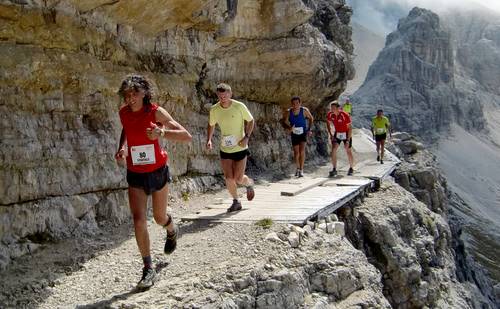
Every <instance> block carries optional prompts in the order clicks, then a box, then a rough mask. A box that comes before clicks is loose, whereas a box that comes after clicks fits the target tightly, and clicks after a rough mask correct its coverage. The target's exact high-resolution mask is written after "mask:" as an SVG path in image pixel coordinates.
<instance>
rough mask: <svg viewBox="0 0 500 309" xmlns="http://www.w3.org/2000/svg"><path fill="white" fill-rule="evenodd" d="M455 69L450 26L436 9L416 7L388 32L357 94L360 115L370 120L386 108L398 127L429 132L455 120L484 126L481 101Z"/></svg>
mask: <svg viewBox="0 0 500 309" xmlns="http://www.w3.org/2000/svg"><path fill="white" fill-rule="evenodd" d="M455 70H456V67H455V61H454V45H453V40H452V36H451V34H450V31H449V30H447V29H446V28H445V27H444V26H443V25H442V23H441V21H440V18H439V17H438V15H436V14H434V13H432V12H431V11H429V10H425V9H421V8H414V9H413V10H411V12H410V13H409V15H408V17H406V18H403V19H401V20H400V22H399V24H398V29H397V30H396V31H395V32H393V33H391V34H389V36H388V37H387V40H386V46H385V48H384V49H383V50H382V52H381V53H380V54H379V56H378V57H377V60H376V61H375V62H374V63H373V64H372V65H371V67H370V70H369V71H368V75H367V77H366V80H365V82H364V84H363V85H362V86H361V88H360V89H359V90H358V91H357V92H356V93H355V95H354V97H353V100H354V102H357V103H358V104H357V105H358V109H359V110H360V112H359V114H357V117H358V120H359V121H360V122H361V123H363V124H364V125H366V126H369V122H368V121H369V119H370V118H371V117H372V116H373V115H374V114H375V112H376V110H377V109H378V108H383V109H384V111H385V113H386V114H388V115H389V116H390V117H391V120H392V123H393V125H394V126H395V127H396V128H400V129H402V130H405V131H409V132H412V133H417V134H421V135H426V136H428V137H431V138H432V137H435V132H439V131H443V130H445V129H447V128H448V127H449V125H450V123H452V122H457V123H460V124H461V125H462V126H464V127H465V128H467V129H475V130H482V129H484V118H483V112H482V105H481V104H480V101H479V100H478V98H477V97H475V96H474V94H473V93H472V92H469V91H467V90H465V89H462V87H458V86H457V85H456V79H455ZM464 115H468V117H464Z"/></svg>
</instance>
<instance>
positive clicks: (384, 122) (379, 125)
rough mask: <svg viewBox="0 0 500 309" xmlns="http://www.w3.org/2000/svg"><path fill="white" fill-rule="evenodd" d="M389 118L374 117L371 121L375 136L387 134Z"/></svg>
mask: <svg viewBox="0 0 500 309" xmlns="http://www.w3.org/2000/svg"><path fill="white" fill-rule="evenodd" d="M389 125H390V123H389V118H387V117H385V116H382V117H380V118H379V117H378V116H375V117H373V119H372V128H373V131H374V132H375V135H382V134H385V133H387V128H388V127H389Z"/></svg>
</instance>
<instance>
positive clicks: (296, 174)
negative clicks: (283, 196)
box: [295, 169, 300, 177]
mask: <svg viewBox="0 0 500 309" xmlns="http://www.w3.org/2000/svg"><path fill="white" fill-rule="evenodd" d="M299 173H300V170H299V169H297V170H296V171H295V177H299Z"/></svg>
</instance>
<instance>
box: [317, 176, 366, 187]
mask: <svg viewBox="0 0 500 309" xmlns="http://www.w3.org/2000/svg"><path fill="white" fill-rule="evenodd" d="M372 182H373V180H371V179H367V178H365V177H352V176H347V177H342V178H336V179H332V180H329V181H327V182H325V183H324V184H322V186H323V187H328V186H369V185H370V184H371V183H372Z"/></svg>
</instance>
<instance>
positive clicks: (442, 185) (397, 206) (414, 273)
mask: <svg viewBox="0 0 500 309" xmlns="http://www.w3.org/2000/svg"><path fill="white" fill-rule="evenodd" d="M394 137H395V138H394V140H393V141H394V144H392V145H390V148H391V151H394V152H395V153H399V154H400V156H401V159H402V164H401V166H399V167H398V169H397V170H396V171H395V172H394V180H395V182H396V183H393V184H391V183H389V182H386V183H385V184H384V185H383V186H382V187H381V191H382V193H381V194H375V195H372V196H369V197H368V198H365V199H364V202H363V203H362V204H360V205H359V207H355V208H354V209H353V210H352V211H351V210H349V209H346V210H344V211H343V213H342V216H341V218H343V219H344V220H345V221H346V223H347V224H346V226H347V227H348V231H347V234H348V237H349V239H350V240H351V241H352V242H353V244H354V246H355V247H356V248H358V249H361V250H363V251H364V252H365V254H366V255H367V257H368V260H369V261H370V262H371V263H372V264H373V265H375V266H376V267H377V269H379V270H380V272H381V273H382V282H383V284H384V295H385V296H386V298H387V299H388V300H389V302H390V303H391V305H392V307H393V308H421V307H426V306H427V307H430V308H496V306H497V305H498V301H499V299H497V298H496V296H495V292H494V291H493V284H492V281H491V280H490V279H489V278H488V277H487V276H486V275H485V273H484V271H483V270H481V268H479V267H477V264H476V263H475V262H474V261H472V260H471V259H470V256H469V255H468V253H467V252H465V251H464V250H463V243H462V241H463V240H462V239H461V238H460V233H461V228H462V227H461V224H460V222H457V221H455V220H456V218H455V215H454V213H453V210H452V206H451V203H452V199H453V197H452V195H451V193H450V191H449V190H448V188H447V182H446V180H445V178H444V177H443V176H442V175H441V173H440V171H439V169H438V168H437V162H436V156H434V155H432V154H431V153H430V152H429V151H428V150H426V149H424V148H422V147H421V144H420V143H418V142H417V141H416V140H415V138H414V137H412V136H411V135H409V134H406V133H399V134H395V136H394ZM410 145H412V146H410Z"/></svg>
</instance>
